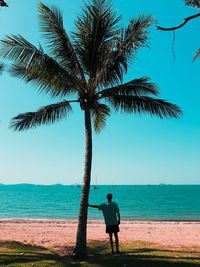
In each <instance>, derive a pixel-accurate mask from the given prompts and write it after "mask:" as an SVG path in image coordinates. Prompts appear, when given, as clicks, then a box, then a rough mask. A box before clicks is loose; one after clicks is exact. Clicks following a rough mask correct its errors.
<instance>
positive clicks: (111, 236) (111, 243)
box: [109, 233, 114, 254]
mask: <svg viewBox="0 0 200 267" xmlns="http://www.w3.org/2000/svg"><path fill="white" fill-rule="evenodd" d="M109 237H110V246H111V251H112V254H114V249H113V235H112V233H109Z"/></svg>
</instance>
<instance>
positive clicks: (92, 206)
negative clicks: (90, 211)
mask: <svg viewBox="0 0 200 267" xmlns="http://www.w3.org/2000/svg"><path fill="white" fill-rule="evenodd" d="M88 207H90V208H96V209H98V207H99V206H98V205H90V204H88Z"/></svg>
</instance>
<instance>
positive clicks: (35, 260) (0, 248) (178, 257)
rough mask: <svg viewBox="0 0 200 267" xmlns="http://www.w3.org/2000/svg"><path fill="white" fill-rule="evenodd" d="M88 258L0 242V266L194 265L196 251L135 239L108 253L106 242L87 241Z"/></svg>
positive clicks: (197, 260) (198, 262)
mask: <svg viewBox="0 0 200 267" xmlns="http://www.w3.org/2000/svg"><path fill="white" fill-rule="evenodd" d="M88 252H89V256H88V260H87V261H85V262H76V261H73V260H72V258H71V256H70V255H67V256H60V255H59V254H57V253H56V252H54V251H51V250H48V249H45V248H43V247H36V246H30V245H24V244H22V243H19V242H0V266H2V267H54V266H55V267H68V266H69V267H70V266H74V267H76V266H77V267H78V266H79V267H81V266H85V267H97V266H98V267H117V266H120V267H134V266H135V267H146V266H148V267H160V266H162V267H192V266H193V267H196V266H200V252H199V251H197V250H195V249H189V250H188V249H182V250H167V249H164V248H162V247H160V246H159V247H158V245H156V244H152V243H148V242H142V241H137V242H134V243H133V244H122V245H121V254H120V255H110V248H109V244H108V243H101V242H91V243H89V245H88Z"/></svg>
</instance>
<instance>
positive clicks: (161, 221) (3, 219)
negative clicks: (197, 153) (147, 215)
mask: <svg viewBox="0 0 200 267" xmlns="http://www.w3.org/2000/svg"><path fill="white" fill-rule="evenodd" d="M20 221H21V222H48V221H52V222H74V223H77V222H78V219H57V218H55V219H52V218H50V219H49V218H0V223H1V222H20ZM121 221H123V223H148V222H154V223H156V222H158V223H165V222H166V223H170V222H172V223H173V222H174V223H176V222H183V223H184V222H186V223H187V222H188V223H200V219H198V220H193V219H191V220H188V219H185V220H184V219H180V220H179V219H121ZM87 222H88V223H95V222H99V223H104V219H88V221H87Z"/></svg>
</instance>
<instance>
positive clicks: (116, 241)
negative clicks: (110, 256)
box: [114, 233, 120, 253]
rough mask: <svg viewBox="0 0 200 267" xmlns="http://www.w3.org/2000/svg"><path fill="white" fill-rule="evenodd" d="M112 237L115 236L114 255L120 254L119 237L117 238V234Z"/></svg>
mask: <svg viewBox="0 0 200 267" xmlns="http://www.w3.org/2000/svg"><path fill="white" fill-rule="evenodd" d="M114 235H115V244H116V253H120V252H119V237H118V233H114Z"/></svg>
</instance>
